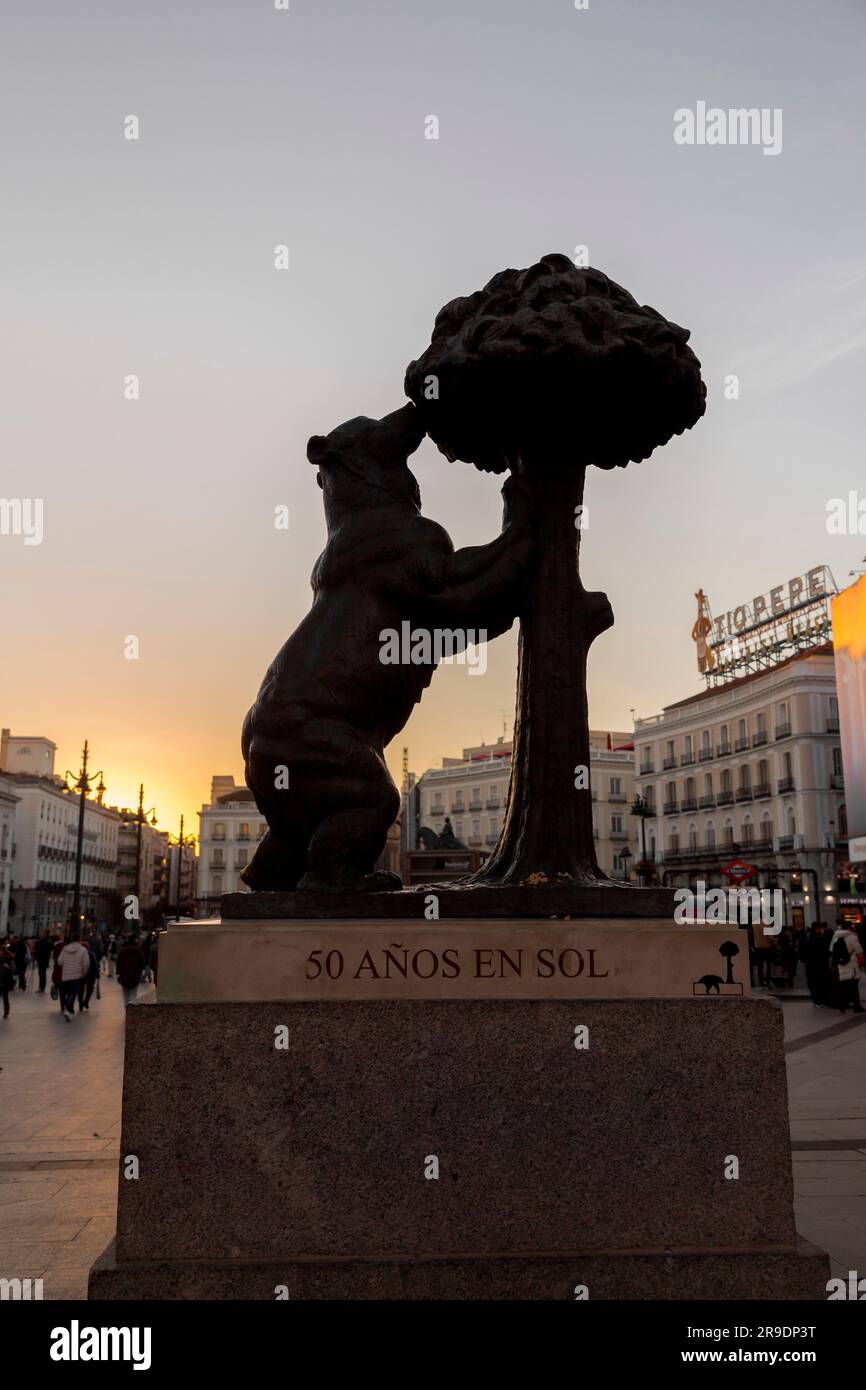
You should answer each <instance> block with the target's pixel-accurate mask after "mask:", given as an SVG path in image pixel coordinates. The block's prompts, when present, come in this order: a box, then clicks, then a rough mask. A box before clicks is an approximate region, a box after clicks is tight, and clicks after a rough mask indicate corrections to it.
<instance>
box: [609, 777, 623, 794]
mask: <svg viewBox="0 0 866 1390" xmlns="http://www.w3.org/2000/svg"><path fill="white" fill-rule="evenodd" d="M610 794H611V796H622V778H621V777H611V779H610Z"/></svg>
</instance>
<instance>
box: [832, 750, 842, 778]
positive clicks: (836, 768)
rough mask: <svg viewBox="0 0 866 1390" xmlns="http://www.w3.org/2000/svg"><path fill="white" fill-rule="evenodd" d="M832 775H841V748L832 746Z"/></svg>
mask: <svg viewBox="0 0 866 1390" xmlns="http://www.w3.org/2000/svg"><path fill="white" fill-rule="evenodd" d="M833 775H834V776H835V777H841V776H842V749H841V748H834V749H833Z"/></svg>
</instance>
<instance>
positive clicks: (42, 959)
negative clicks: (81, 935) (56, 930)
mask: <svg viewBox="0 0 866 1390" xmlns="http://www.w3.org/2000/svg"><path fill="white" fill-rule="evenodd" d="M53 944H54V943H53V942H52V940H51V932H50V931H49V930H48V928H47V927H46V928H45V930H44V932H43V933H42V935H41V936H40V938H39V940H38V941H37V943H36V948H35V950H34V952H33V954H34V956H35V957H36V968H37V969H38V971H39V993H40V994H44V993H45V985H46V981H47V978H48V965H49V963H50V961H51V955H52V950H53Z"/></svg>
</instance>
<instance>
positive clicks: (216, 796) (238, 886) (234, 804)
mask: <svg viewBox="0 0 866 1390" xmlns="http://www.w3.org/2000/svg"><path fill="white" fill-rule="evenodd" d="M198 815H199V863H198V898H197V902H198V910H199V915H200V916H208V915H210V914H211V913H218V912H219V907H220V898H221V897H222V895H223V893H246V892H249V889H248V888H247V886H246V884H245V883H243V882H242V881H241V877H240V875H241V871H242V870H243V869H244V868H245V867H246V865H247V864H248V863H249V861H250V858H251V857H252V854H253V851H254V850H255V847H256V845H257V844H258V842H259V840H260V839H261V838H262V836H263V835H264V833H265V831H266V830H267V824H266V822H265V819H264V817H263V816H262V815H261V813H260V811H259V809H258V807H257V806H256V803H255V800H254V798H253V794H252V792H251V791H250V790H249V789H248V788H247V787H245V786H238V785H237V784H236V782H235V779H234V777H226V776H219V777H214V778H213V779H212V781H211V794H210V802H209V803H207V804H205V805H203V806H202V808H201V810H200V811H199V813H198Z"/></svg>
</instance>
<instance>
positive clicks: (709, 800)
mask: <svg viewBox="0 0 866 1390" xmlns="http://www.w3.org/2000/svg"><path fill="white" fill-rule="evenodd" d="M715 804H716V798H715V797H714V795H713V793H712V792H708V793H707V795H706V796H702V797H701V801H700V806H701V810H702V811H712V810H713V808H714V806H715Z"/></svg>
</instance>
